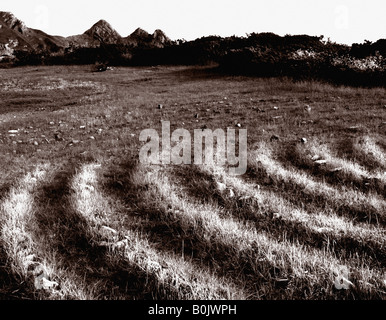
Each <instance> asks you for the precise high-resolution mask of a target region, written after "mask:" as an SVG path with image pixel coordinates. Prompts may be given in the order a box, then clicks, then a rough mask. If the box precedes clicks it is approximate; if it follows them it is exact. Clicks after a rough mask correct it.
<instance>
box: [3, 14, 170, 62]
mask: <svg viewBox="0 0 386 320" xmlns="http://www.w3.org/2000/svg"><path fill="white" fill-rule="evenodd" d="M169 42H170V39H169V38H168V37H167V36H166V35H165V34H164V33H163V32H162V31H161V30H159V29H157V30H155V31H154V33H153V34H152V35H150V34H149V33H147V32H146V31H144V30H142V29H140V28H138V29H136V30H135V31H134V32H133V33H132V34H131V35H129V36H128V37H125V38H123V37H121V35H120V34H119V33H118V32H117V31H116V30H115V29H114V28H113V27H112V26H111V25H110V24H109V23H108V22H107V21H105V20H99V21H98V22H97V23H95V24H94V25H93V26H92V27H91V28H90V29H88V30H86V31H85V32H84V33H83V34H79V35H73V36H69V37H61V36H52V35H49V34H47V33H45V32H43V31H41V30H37V29H32V28H28V27H27V26H26V25H25V23H24V22H23V21H21V20H19V19H18V18H16V17H15V16H14V15H13V14H12V13H10V12H0V61H2V60H6V61H13V60H28V59H30V60H34V59H33V57H34V55H36V54H39V56H42V54H43V56H44V57H45V58H46V59H47V58H50V57H55V58H57V57H58V55H62V56H64V55H65V54H71V53H73V52H74V50H76V49H79V48H80V49H84V48H86V49H95V48H98V47H101V46H104V45H118V46H119V45H126V46H130V47H142V46H144V45H145V46H146V47H148V48H149V47H154V48H162V47H163V46H164V45H166V44H167V43H169ZM31 57H32V58H31ZM46 59H45V60H46ZM22 62H23V63H26V64H29V61H22Z"/></svg>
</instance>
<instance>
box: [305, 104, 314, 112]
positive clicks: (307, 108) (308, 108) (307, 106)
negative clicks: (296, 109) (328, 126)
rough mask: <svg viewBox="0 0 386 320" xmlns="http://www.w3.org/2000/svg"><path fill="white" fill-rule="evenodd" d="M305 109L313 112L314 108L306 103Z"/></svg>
mask: <svg viewBox="0 0 386 320" xmlns="http://www.w3.org/2000/svg"><path fill="white" fill-rule="evenodd" d="M304 110H305V111H307V112H311V110H312V108H311V107H310V106H309V105H308V104H306V105H305V107H304Z"/></svg>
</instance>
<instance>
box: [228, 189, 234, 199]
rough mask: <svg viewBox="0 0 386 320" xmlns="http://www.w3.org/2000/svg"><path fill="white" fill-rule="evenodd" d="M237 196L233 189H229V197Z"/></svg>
mask: <svg viewBox="0 0 386 320" xmlns="http://www.w3.org/2000/svg"><path fill="white" fill-rule="evenodd" d="M234 196H235V193H234V192H233V190H232V189H229V192H228V197H229V198H233V197H234Z"/></svg>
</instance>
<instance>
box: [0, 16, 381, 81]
mask: <svg viewBox="0 0 386 320" xmlns="http://www.w3.org/2000/svg"><path fill="white" fill-rule="evenodd" d="M0 61H3V62H8V63H9V64H11V65H23V64H96V65H101V66H102V67H101V68H100V67H97V69H98V70H99V71H101V70H107V67H106V66H107V65H131V66H133V65H136V66H139V65H165V64H168V65H197V64H201V65H205V64H215V65H218V66H219V68H218V71H221V72H226V73H228V74H229V73H231V74H241V75H252V76H264V77H272V76H288V77H292V78H295V79H310V78H312V79H318V80H323V81H324V80H325V81H330V82H334V83H344V84H350V85H360V86H363V85H364V86H386V76H385V74H386V39H380V40H378V41H376V42H375V43H372V42H370V41H365V42H364V43H362V44H358V43H354V44H353V45H352V46H348V45H343V44H338V43H334V42H331V41H329V40H325V39H324V36H310V35H285V36H279V35H276V34H274V33H251V34H249V35H248V36H246V37H236V36H232V37H226V38H222V37H219V36H208V37H202V38H200V39H196V40H194V41H185V40H176V41H172V40H170V39H169V38H168V37H167V36H166V35H165V33H164V32H163V31H162V30H159V29H157V30H155V31H154V32H153V34H150V33H148V32H147V31H145V30H143V29H141V28H137V29H136V30H135V31H134V32H132V33H131V34H130V35H128V36H127V37H122V36H121V35H120V34H119V33H118V32H117V31H116V30H114V28H113V27H112V26H111V25H110V24H109V23H108V22H107V21H105V20H99V21H98V22H97V23H95V24H94V25H93V26H92V27H91V28H90V29H88V30H86V31H85V32H84V33H83V34H79V35H74V36H70V37H66V38H64V37H60V36H51V35H48V34H46V33H44V32H42V31H40V30H36V29H31V28H28V27H27V26H26V25H25V24H24V23H23V22H22V21H20V20H18V19H17V18H16V17H15V16H14V15H12V14H11V13H8V12H0Z"/></svg>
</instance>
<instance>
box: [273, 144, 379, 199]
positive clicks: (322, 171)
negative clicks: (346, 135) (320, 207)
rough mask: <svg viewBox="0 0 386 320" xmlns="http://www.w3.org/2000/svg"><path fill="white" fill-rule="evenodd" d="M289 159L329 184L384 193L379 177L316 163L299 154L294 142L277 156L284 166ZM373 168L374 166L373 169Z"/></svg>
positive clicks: (295, 165) (292, 163) (294, 164)
mask: <svg viewBox="0 0 386 320" xmlns="http://www.w3.org/2000/svg"><path fill="white" fill-rule="evenodd" d="M342 144H343V143H342ZM346 144H347V143H346ZM342 148H343V146H342ZM346 148H347V147H346ZM289 160H290V163H291V165H293V166H294V167H296V168H297V169H299V170H300V171H305V172H306V173H308V174H310V175H312V176H314V177H316V178H317V179H318V180H319V181H323V182H327V183H328V184H330V185H331V186H335V185H344V186H346V187H348V188H352V189H354V190H359V191H360V192H364V193H367V192H376V193H378V194H380V195H385V185H384V183H383V182H382V181H380V179H376V178H366V177H363V178H362V179H360V178H359V177H356V176H355V175H354V174H352V173H349V172H343V171H342V170H333V169H334V167H331V166H326V165H324V166H319V165H316V164H315V163H314V162H313V161H312V160H311V159H306V158H304V157H303V156H302V155H301V154H299V153H298V152H297V150H296V145H294V144H293V145H290V146H288V147H287V148H286V150H285V151H284V155H283V156H281V157H279V161H280V162H281V164H282V165H283V166H284V167H285V166H286V165H288V161H289ZM375 168H376V167H374V168H373V169H375Z"/></svg>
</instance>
